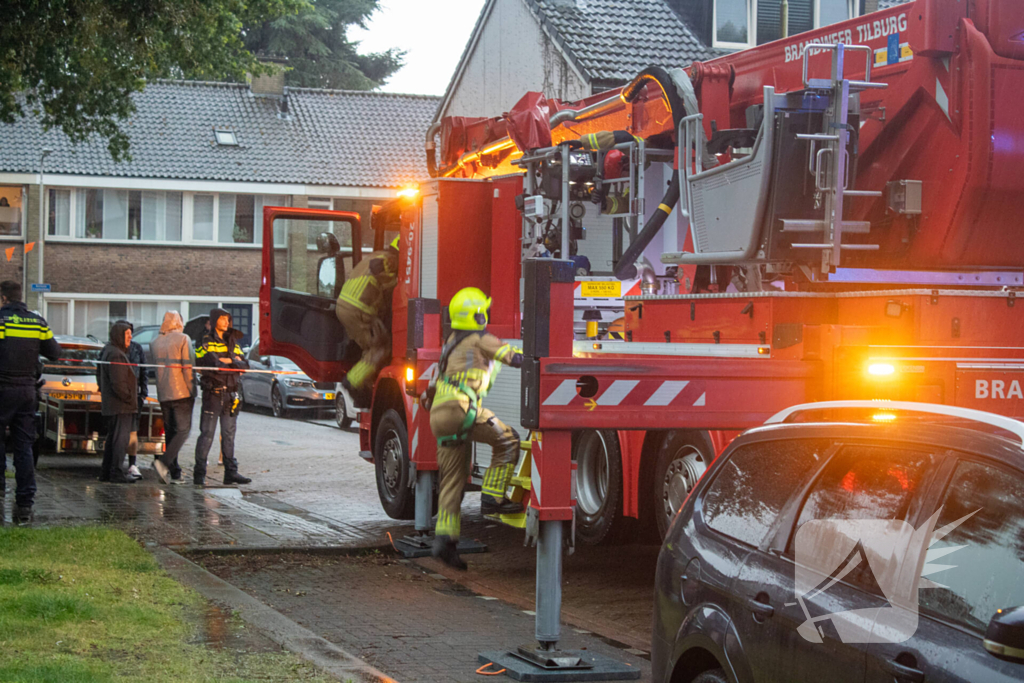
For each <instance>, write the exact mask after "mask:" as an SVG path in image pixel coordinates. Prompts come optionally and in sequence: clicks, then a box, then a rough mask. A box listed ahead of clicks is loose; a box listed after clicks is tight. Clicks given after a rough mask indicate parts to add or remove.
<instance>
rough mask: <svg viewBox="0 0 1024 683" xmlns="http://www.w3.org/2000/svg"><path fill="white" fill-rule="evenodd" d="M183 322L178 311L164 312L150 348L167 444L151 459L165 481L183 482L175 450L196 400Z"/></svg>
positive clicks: (185, 437)
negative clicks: (157, 335)
mask: <svg viewBox="0 0 1024 683" xmlns="http://www.w3.org/2000/svg"><path fill="white" fill-rule="evenodd" d="M183 329H184V323H183V322H182V320H181V314H180V313H178V312H177V311H167V313H165V314H164V322H163V324H162V325H161V326H160V336H159V337H157V338H156V339H154V340H153V343H152V344H150V349H151V350H152V353H153V362H154V363H156V364H157V365H158V366H160V367H158V368H157V369H156V396H157V399H158V400H159V401H160V411H161V412H162V413H163V416H164V437H165V439H166V447H165V449H164V452H163V454H161V455H160V456H159V457H158V458H157V459H156V460H154V461H153V467H154V468H155V469H156V472H157V474H158V475H160V480H161V481H162V482H163V483H165V484H181V483H184V482H183V480H182V478H181V467H180V466H179V465H178V453H180V452H181V447H182V446H184V445H185V441H187V440H188V434H189V432H190V431H191V430H192V407H193V406H194V405H195V401H196V383H195V373H194V372H193V370H192V366H193V365H195V363H196V352H195V348H194V347H193V346H192V340H191V339H189V337H188V335H187V334H185V333H184V331H183Z"/></svg>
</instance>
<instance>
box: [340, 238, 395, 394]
mask: <svg viewBox="0 0 1024 683" xmlns="http://www.w3.org/2000/svg"><path fill="white" fill-rule="evenodd" d="M397 282H398V238H397V237H396V238H395V239H394V241H392V242H391V245H390V246H389V247H388V248H387V249H385V250H384V251H375V252H374V253H372V254H370V255H369V256H366V257H365V258H363V260H362V261H360V262H359V263H358V264H356V267H355V268H353V269H352V274H351V275H350V276H349V278H348V279H347V280H345V284H344V286H342V288H341V294H340V295H338V305H337V307H336V312H337V315H338V320H339V321H340V322H341V324H342V325H343V326H344V327H345V332H346V334H348V338H349V339H353V340H355V342H356V344H358V345H359V348H361V349H362V350H363V355H362V357H361V358H360V359H359V362H358V363H356V364H355V365H354V366H353V367H352V369H351V370H349V371H348V374H346V375H345V378H344V379H343V380H342V381H341V385H342V386H343V387H345V389H346V390H347V391H348V393H349V395H350V396H351V397H352V402H353V403H354V404H355V405H356V407H357V408H367V407H369V405H370V396H371V392H372V387H373V380H374V379H375V378H376V375H377V371H378V370H379V369H380V366H381V363H383V362H384V361H385V359H386V358H387V355H388V352H389V351H390V349H391V336H390V335H389V334H388V330H387V326H386V325H385V324H384V321H383V320H382V319H381V317H380V316H381V313H382V312H383V310H384V309H385V308H386V307H387V303H388V302H389V301H390V298H389V297H390V296H391V292H392V290H393V289H394V288H395V284H397Z"/></svg>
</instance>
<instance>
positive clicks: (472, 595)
mask: <svg viewBox="0 0 1024 683" xmlns="http://www.w3.org/2000/svg"><path fill="white" fill-rule="evenodd" d="M94 460H95V459H92V458H88V459H82V458H64V459H59V458H47V459H46V460H45V462H44V463H43V464H44V469H42V470H41V471H40V472H39V473H38V481H39V493H38V496H37V503H36V509H35V522H34V523H35V524H36V525H58V524H80V523H99V524H106V525H111V526H114V527H117V528H120V529H122V530H124V531H126V532H127V533H129V534H130V535H132V536H133V537H135V538H137V539H139V540H140V541H141V542H144V543H146V544H147V545H148V546H162V547H165V548H168V549H173V550H174V551H175V552H178V553H181V554H182V555H184V556H186V557H189V558H190V559H192V561H193V562H197V563H199V564H201V565H204V566H206V568H207V569H208V570H210V571H211V572H213V573H214V574H216V575H217V576H219V577H220V578H221V579H224V580H225V581H227V582H228V583H229V584H232V585H234V586H236V587H238V588H240V589H241V590H242V591H244V592H245V593H246V594H248V595H249V596H251V597H252V598H254V599H255V600H257V601H259V602H261V603H262V604H265V605H267V606H269V607H271V608H273V610H275V611H277V612H279V613H280V614H281V615H282V619H283V620H284V621H287V620H291V621H292V622H294V623H295V624H298V625H300V627H302V628H304V629H308V631H310V632H311V633H312V634H314V635H315V636H318V637H320V638H322V639H323V640H325V641H327V642H328V643H330V644H333V645H334V646H336V647H338V648H340V650H339V651H346V652H350V653H352V654H353V655H354V656H355V657H358V658H361V659H362V660H364V661H366V662H368V664H369V665H371V666H373V667H376V668H377V669H379V670H380V671H382V672H383V673H384V674H385V675H386V676H389V677H392V678H394V679H395V680H397V681H401V682H403V683H406V682H408V681H424V682H431V683H432V682H434V681H436V682H438V683H441V682H444V683H448V682H451V681H456V682H457V681H472V680H480V676H479V675H477V674H476V673H475V671H476V668H477V667H478V666H479V665H478V664H477V662H476V657H477V653H478V652H480V651H483V650H502V649H514V648H515V647H516V646H517V645H520V644H527V643H530V642H531V641H532V640H533V615H532V611H531V610H532V607H533V604H532V587H531V586H532V582H531V578H532V568H533V560H532V558H533V552H532V551H528V550H526V549H524V548H522V545H521V544H522V539H521V532H518V533H516V532H513V531H512V530H508V529H505V528H504V527H499V526H496V525H494V524H493V523H491V522H489V521H486V520H484V519H483V518H480V517H479V515H478V514H475V515H470V516H469V518H468V519H467V520H466V523H465V527H464V528H465V529H466V531H467V533H468V534H472V535H474V536H481V537H486V539H487V541H488V543H490V544H492V548H495V547H500V548H501V552H500V553H494V554H488V555H483V556H470V558H469V559H470V563H471V571H470V572H468V573H466V574H458V575H453V574H450V575H449V577H446V576H444V575H442V574H440V573H438V569H439V566H438V565H437V564H436V561H434V560H432V559H429V558H428V559H427V560H422V561H418V562H408V561H404V560H398V559H397V558H395V557H394V556H393V554H392V553H391V552H390V548H389V542H388V540H387V533H388V532H390V533H391V534H392V536H394V537H399V536H401V535H404V534H406V533H409V532H410V531H411V530H412V524H411V522H405V523H398V522H383V521H374V522H371V523H367V520H362V521H360V522H359V523H358V524H348V523H346V522H345V521H344V520H342V519H339V518H338V517H339V515H337V514H334V515H331V516H330V517H326V516H319V515H316V514H312V513H310V512H308V511H306V510H303V509H301V508H298V507H295V506H292V505H289V504H286V503H282V502H281V501H280V500H279V499H278V498H276V497H273V496H270V495H267V494H263V493H255V492H243V491H242V490H239V489H237V488H205V489H204V488H196V487H193V486H192V485H190V484H188V485H181V486H164V485H161V484H160V483H159V482H157V481H156V477H155V473H154V472H153V471H152V470H150V469H148V468H147V467H146V463H145V462H143V461H142V459H140V465H141V466H142V467H143V472H144V474H145V475H146V479H145V480H144V481H142V482H138V483H136V484H131V485H124V484H113V485H112V484H102V483H100V482H98V481H96V479H95V477H96V476H97V474H98V460H96V461H95V462H93V461H94ZM146 460H147V462H148V459H146ZM216 474H219V472H211V478H213V477H214V476H216ZM6 483H7V488H8V495H7V498H6V501H5V502H4V504H3V508H2V518H3V520H4V521H5V523H10V518H11V507H12V505H13V495H12V494H13V487H14V482H13V480H8V481H7V482H6ZM243 488H244V487H243ZM243 493H244V495H243ZM382 548H383V549H384V552H381V549H382ZM586 551H589V552H590V553H592V556H591V558H590V559H588V558H586V557H584V558H579V560H578V561H577V562H573V563H572V564H577V565H578V566H579V567H584V566H587V565H588V564H593V558H597V557H600V556H606V555H608V554H609V553H608V550H607V549H597V548H590V549H586ZM614 554H616V553H615V552H614V550H613V555H614ZM577 555H579V553H577ZM573 559H576V558H573ZM622 559H623V560H626V558H625V557H623V558H622ZM641 561H642V562H644V563H646V562H647V561H648V560H647V558H643V559H642V560H641ZM606 564H607V563H606ZM620 564H621V563H620ZM475 570H478V571H475ZM568 571H569V569H568V568H567V573H568ZM628 571H633V570H632V569H629V570H628ZM446 573H447V572H446ZM512 576H514V577H515V578H514V579H512V580H511V581H510V578H511V577H512ZM452 579H455V580H454V581H453V580H452ZM605 584H606V586H605V588H604V589H603V590H604V593H600V592H599V593H597V594H596V595H603V596H604V597H602V598H599V599H595V600H590V602H589V603H588V604H587V605H570V604H568V603H569V600H567V605H566V614H565V615H564V616H563V621H570V622H572V623H575V624H576V625H577V627H575V628H574V627H573V626H569V625H565V626H564V627H563V635H564V640H563V642H562V645H563V646H565V647H572V648H576V649H586V650H588V651H591V652H594V653H600V654H604V655H607V656H610V657H613V658H615V659H618V660H619V661H624V662H628V663H629V664H630V665H631V666H636V667H637V668H638V669H639V670H640V671H641V672H642V674H643V678H642V679H641V680H649V675H650V664H649V661H648V658H647V653H646V651H644V650H645V649H646V648H644V647H643V646H644V645H645V644H646V641H647V637H648V636H647V632H649V626H646V625H649V623H650V622H649V619H647V618H646V616H645V615H646V614H647V612H646V610H647V609H649V604H650V599H651V598H650V595H651V593H650V592H649V590H648V589H647V586H646V584H645V583H644V584H642V585H640V586H639V587H636V586H634V587H633V588H631V589H625V590H624V592H622V593H621V594H620V593H619V591H617V590H616V589H615V584H614V582H613V581H608V580H606V581H605ZM565 585H566V587H567V588H568V592H567V596H571V595H573V592H574V591H579V592H580V593H581V595H584V594H591V593H592V591H590V590H588V589H583V590H580V589H579V588H578V587H574V586H578V584H577V583H576V582H574V581H571V580H569V579H568V577H567V580H566V582H565ZM616 596H618V599H619V600H625V601H627V602H634V603H635V602H637V601H639V602H641V603H642V604H641V605H640V609H639V610H638V614H640V615H641V618H639V619H636V620H635V621H638V622H643V623H644V624H645V626H644V627H642V628H639V629H634V630H632V631H631V630H629V629H622V628H621V626H620V627H618V628H617V629H614V630H613V629H612V628H611V625H613V624H616V623H620V622H621V617H620V615H619V611H620V610H619V607H617V606H616V607H613V603H614V602H615V599H614V598H615V597H616ZM606 608H607V609H606ZM235 609H240V612H241V611H242V609H241V608H235ZM602 616H603V617H604V618H602ZM254 625H255V626H257V627H258V626H259V625H258V624H254ZM606 627H608V628H606ZM595 631H596V632H597V633H595ZM598 634H600V635H598ZM268 635H271V636H272V637H273V635H272V634H268ZM275 639H277V638H275ZM278 642H282V641H281V640H278ZM296 642H310V641H309V639H308V638H299V639H293V641H292V642H291V645H290V646H294V643H296ZM282 644H284V645H286V646H288V644H287V643H284V642H282ZM638 645H639V648H638V647H637V646H638ZM320 649H321V650H322V648H320ZM300 654H304V655H306V656H307V657H308V658H311V659H312V658H313V657H315V656H322V652H320V653H319V654H318V653H317V652H310V653H302V652H300ZM314 661H315V660H314ZM497 680H502V677H499V678H498V679H497Z"/></svg>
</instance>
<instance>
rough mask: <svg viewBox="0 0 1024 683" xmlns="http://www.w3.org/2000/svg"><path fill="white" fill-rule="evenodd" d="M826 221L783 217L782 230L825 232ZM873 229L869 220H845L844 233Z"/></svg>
mask: <svg viewBox="0 0 1024 683" xmlns="http://www.w3.org/2000/svg"><path fill="white" fill-rule="evenodd" d="M824 230H825V221H822V220H814V219H792V218H783V219H782V232H824ZM870 231H871V223H869V222H868V221H843V233H848V232H849V233H856V234H864V233H868V232H870Z"/></svg>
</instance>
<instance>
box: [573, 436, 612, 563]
mask: <svg viewBox="0 0 1024 683" xmlns="http://www.w3.org/2000/svg"><path fill="white" fill-rule="evenodd" d="M573 441H574V443H573V449H572V459H573V460H574V461H576V538H578V539H579V540H580V542H581V543H583V544H585V545H597V544H598V543H601V542H602V541H604V540H606V539H607V540H613V536H615V534H612V533H611V532H612V530H613V528H616V529H617V528H618V527H620V526H622V525H623V523H624V521H625V520H624V519H623V517H622V452H621V451H620V449H619V439H618V437H617V436H616V434H615V432H613V431H608V430H587V431H584V432H581V433H579V434H578V435H576V438H575V439H574V440H573Z"/></svg>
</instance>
